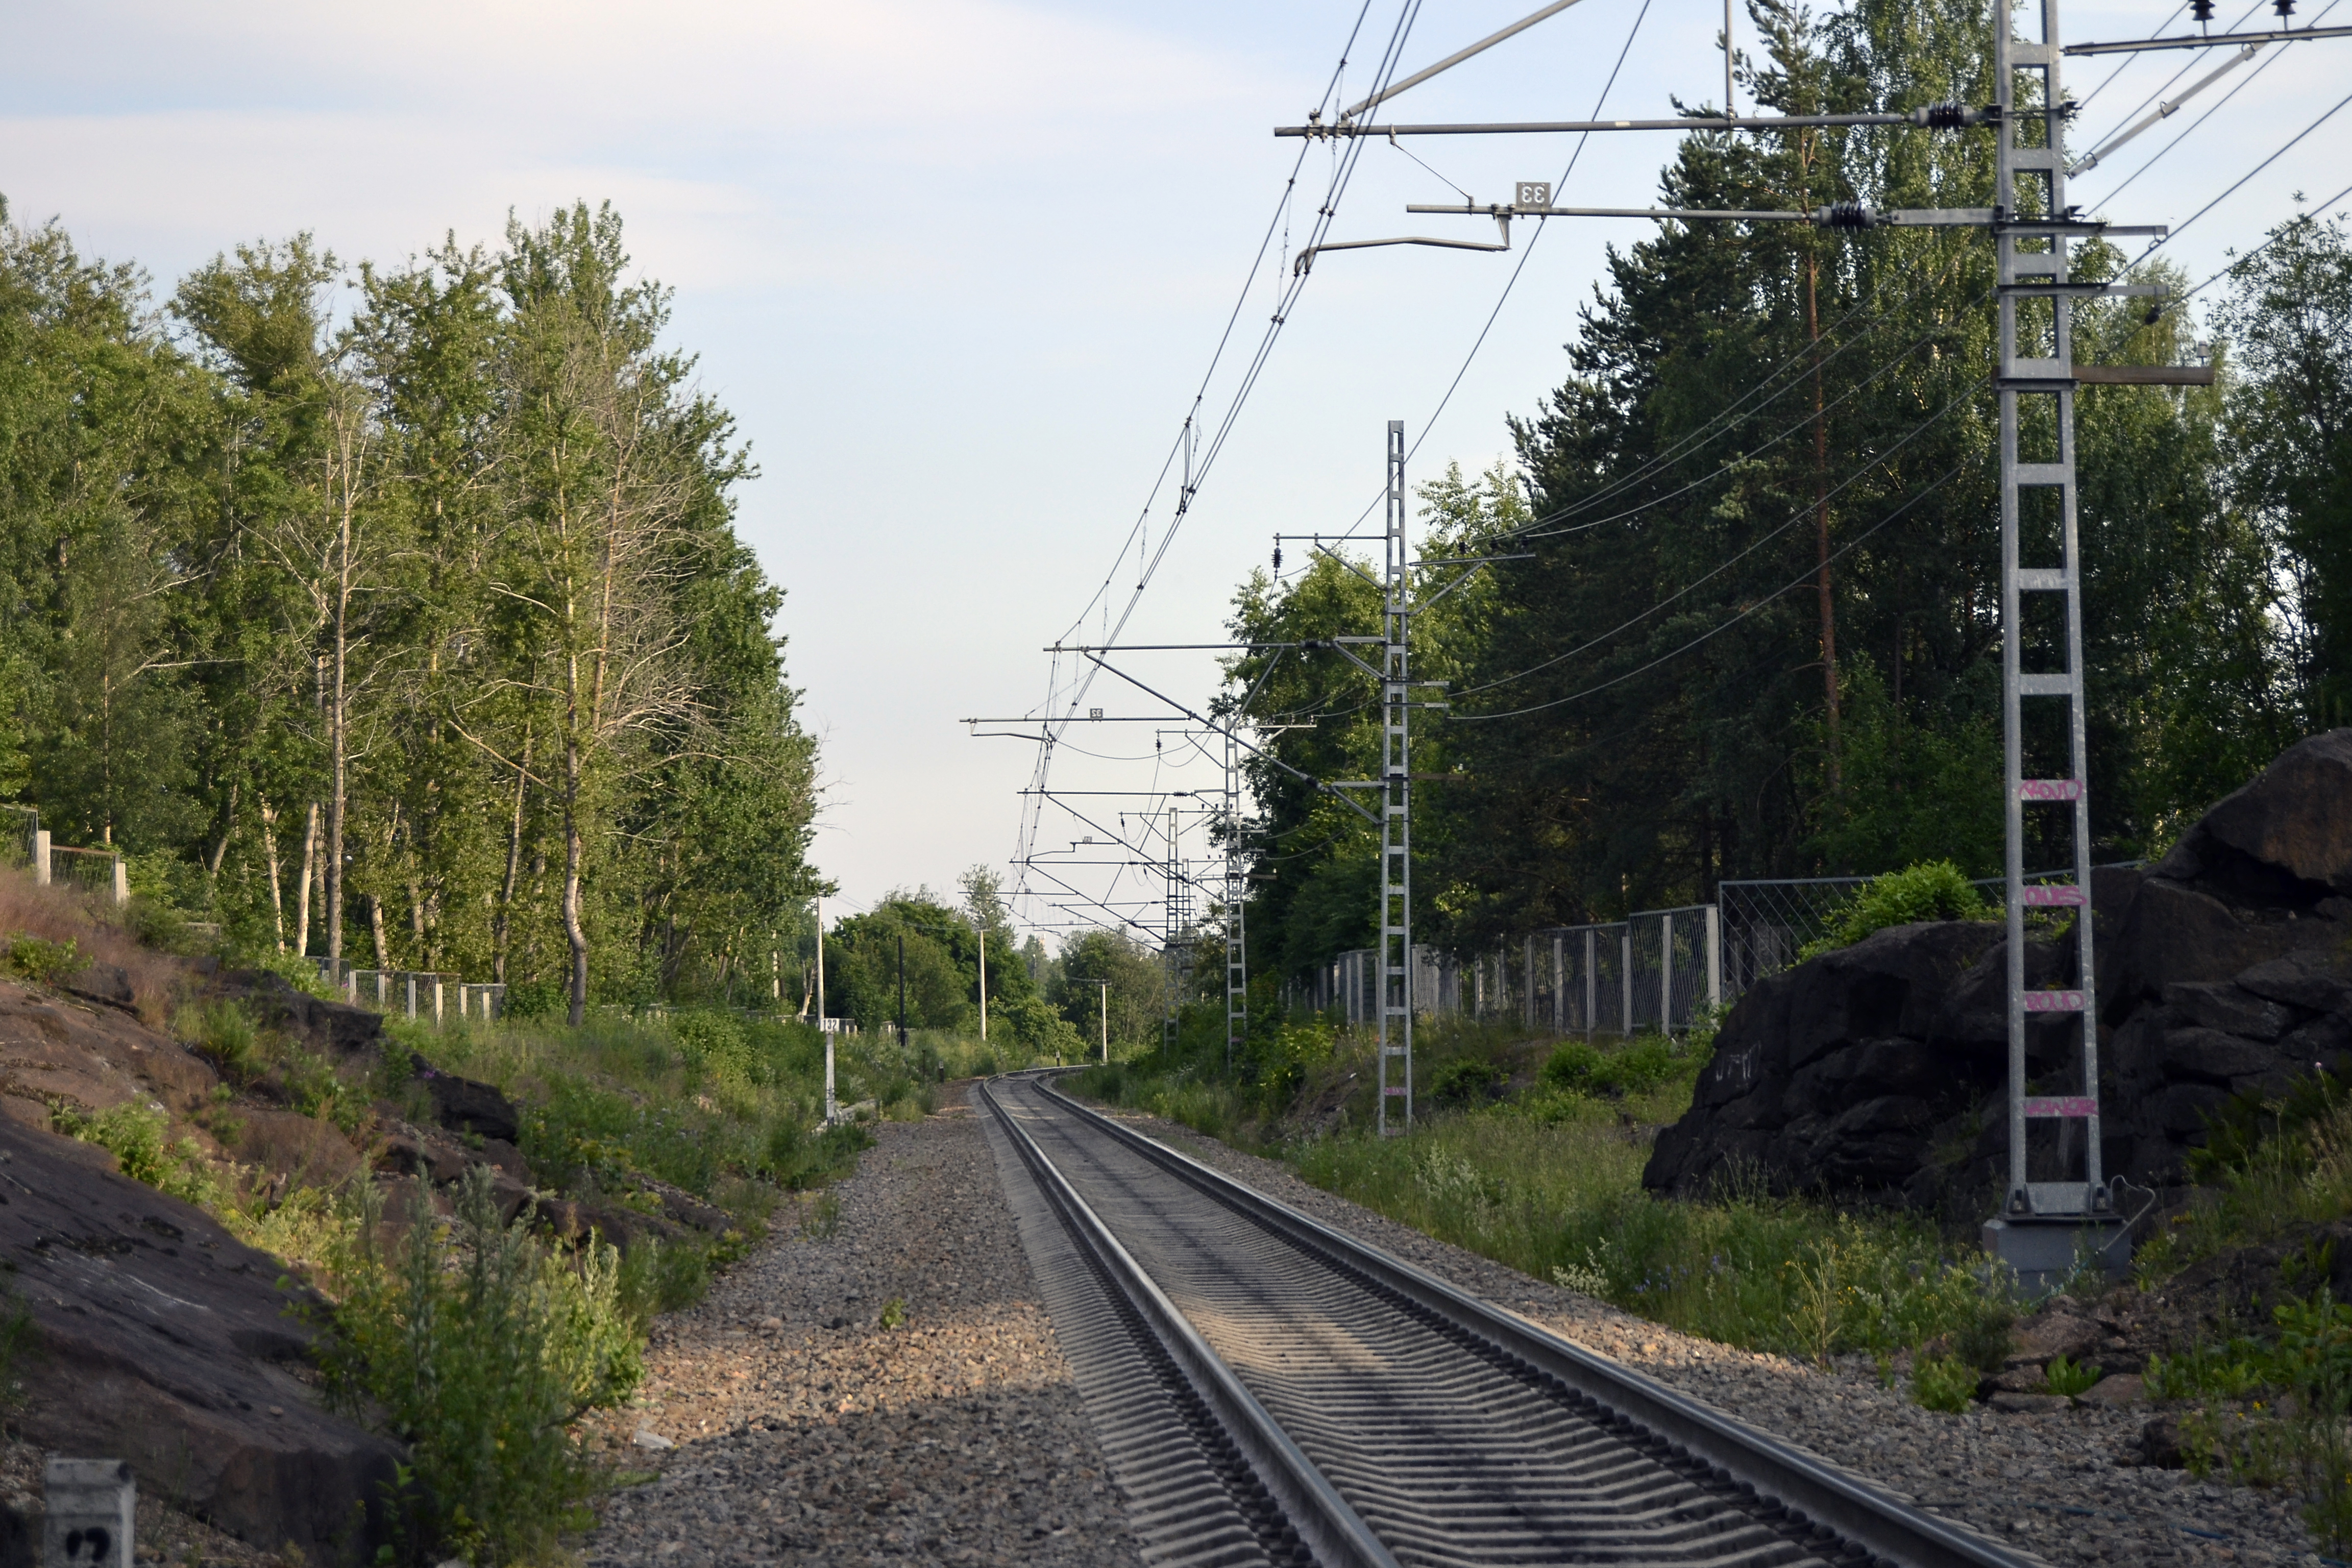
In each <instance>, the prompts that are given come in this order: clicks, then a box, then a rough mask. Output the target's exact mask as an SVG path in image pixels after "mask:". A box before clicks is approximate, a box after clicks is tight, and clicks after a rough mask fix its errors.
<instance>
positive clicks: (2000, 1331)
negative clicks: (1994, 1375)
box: [1952, 1293, 2017, 1372]
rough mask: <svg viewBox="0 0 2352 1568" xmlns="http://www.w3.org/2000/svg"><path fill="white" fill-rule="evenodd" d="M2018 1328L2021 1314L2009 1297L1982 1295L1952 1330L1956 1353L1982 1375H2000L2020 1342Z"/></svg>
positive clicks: (1972, 1301)
mask: <svg viewBox="0 0 2352 1568" xmlns="http://www.w3.org/2000/svg"><path fill="white" fill-rule="evenodd" d="M2016 1326H2017V1312H2016V1310H2015V1309H2013V1308H2012V1307H2011V1305H2010V1304H2009V1301H2008V1300H2006V1299H2005V1298H2003V1297H2000V1296H1997V1295H1992V1294H1989V1293H1988V1294H1985V1295H1981V1296H1979V1297H1977V1298H1975V1299H1974V1300H1971V1301H1970V1302H1969V1310H1967V1311H1966V1312H1965V1313H1963V1314H1962V1315H1961V1318H1960V1321H1959V1322H1958V1326H1957V1327H1955V1328H1954V1329H1953V1331H1952V1353H1953V1354H1954V1355H1956V1356H1958V1358H1959V1359H1960V1360H1962V1361H1964V1362H1966V1363H1968V1364H1969V1365H1970V1366H1972V1367H1975V1368H1976V1369H1977V1370H1978V1371H1979V1372H1999V1371H2000V1369H2001V1364H2002V1363H2005V1362H2006V1361H2008V1360H2009V1352H2010V1347H2011V1345H2012V1344H2013V1343H2015V1342H2016V1334H2015V1332H2014V1331H2015V1329H2016Z"/></svg>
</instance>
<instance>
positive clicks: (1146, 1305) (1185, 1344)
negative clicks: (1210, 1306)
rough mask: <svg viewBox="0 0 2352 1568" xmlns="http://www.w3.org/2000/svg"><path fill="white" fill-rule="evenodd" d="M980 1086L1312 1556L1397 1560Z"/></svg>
mask: <svg viewBox="0 0 2352 1568" xmlns="http://www.w3.org/2000/svg"><path fill="white" fill-rule="evenodd" d="M980 1092H981V1095H982V1098H983V1099H985V1100H987V1101H988V1107H989V1110H992V1111H993V1112H994V1113H995V1115H996V1119H997V1122H998V1124H999V1125H1000V1126H1001V1127H1002V1128H1003V1131H1004V1132H1005V1135H1006V1136H1007V1137H1008V1138H1010V1139H1011V1140H1012V1142H1013V1148H1014V1150H1015V1151H1016V1152H1018V1153H1019V1154H1020V1156H1021V1159H1022V1163H1024V1164H1025V1165H1027V1166H1028V1167H1029V1171H1030V1173H1031V1174H1032V1175H1033V1176H1034V1177H1035V1178H1036V1181H1037V1184H1038V1185H1039V1187H1040V1188H1042V1189H1043V1190H1044V1191H1045V1195H1046V1198H1047V1200H1048V1201H1049V1202H1051V1203H1052V1204H1053V1205H1054V1206H1055V1208H1056V1209H1057V1210H1059V1211H1060V1213H1061V1215H1062V1217H1063V1219H1064V1221H1065V1223H1066V1224H1067V1225H1068V1226H1069V1227H1070V1229H1071V1231H1072V1233H1073V1234H1074V1235H1075V1236H1076V1237H1077V1238H1078V1240H1079V1241H1080V1243H1081V1244H1082V1245H1084V1246H1085V1247H1087V1249H1088V1250H1089V1251H1091V1252H1092V1253H1093V1254H1094V1255H1095V1257H1096V1258H1097V1259H1098V1260H1099V1261H1100V1262H1101V1264H1102V1265H1103V1268H1105V1270H1106V1271H1107V1272H1108V1274H1109V1276H1110V1278H1111V1279H1112V1280H1113V1281H1114V1283H1116V1285H1117V1286H1118V1289H1120V1290H1121V1291H1122V1292H1124V1293H1125V1294H1126V1296H1127V1297H1128V1299H1129V1300H1130V1301H1131V1302H1132V1303H1133V1304H1134V1305H1135V1306H1136V1308H1137V1309H1138V1310H1139V1312H1140V1314H1141V1315H1142V1318H1143V1320H1144V1322H1145V1323H1146V1324H1147V1325H1148V1326H1149V1327H1150V1330H1151V1331H1152V1333H1153V1335H1154V1336H1155V1337H1157V1338H1158V1339H1159V1341H1160V1344H1161V1345H1162V1346H1163V1347H1164V1348H1165V1349H1166V1350H1167V1352H1168V1353H1169V1355H1170V1356H1171V1358H1172V1359H1173V1360H1174V1361H1175V1363H1176V1364H1177V1366H1178V1367H1179V1368H1180V1369H1181V1371H1182V1372H1183V1373H1184V1375H1185V1378H1186V1380H1187V1381H1188V1382H1190V1383H1191V1384H1192V1388H1193V1391H1194V1392H1195V1393H1197V1394H1199V1395H1200V1396H1201V1399H1202V1402H1203V1403H1205V1404H1206V1405H1208V1406H1209V1408H1210V1409H1211V1410H1212V1411H1213V1412H1214V1413H1215V1415H1216V1416H1217V1419H1218V1420H1219V1421H1221V1422H1222V1423H1223V1425H1224V1427H1225V1430H1226V1433H1227V1435H1228V1436H1231V1437H1232V1438H1233V1440H1234V1447H1237V1448H1239V1449H1240V1450H1241V1453H1242V1455H1243V1457H1244V1458H1246V1459H1247V1460H1248V1461H1249V1465H1250V1468H1251V1469H1252V1470H1254V1471H1255V1472H1256V1475H1257V1478H1258V1479H1259V1481H1260V1482H1261V1483H1263V1484H1264V1485H1265V1489H1266V1490H1267V1491H1268V1492H1269V1493H1271V1494H1272V1495H1273V1497H1274V1499H1275V1500H1276V1502H1277V1503H1278V1504H1280V1505H1281V1507H1282V1509H1283V1510H1284V1512H1285V1513H1286V1514H1287V1515H1288V1516H1289V1520H1290V1523H1291V1527H1292V1528H1293V1529H1294V1530H1296V1531H1297V1532H1298V1536H1299V1539H1300V1540H1302V1541H1304V1542H1306V1543H1307V1549H1308V1550H1309V1551H1311V1552H1314V1553H1315V1558H1316V1561H1317V1562H1318V1563H1323V1564H1325V1565H1326V1568H1399V1565H1398V1563H1397V1560H1396V1559H1395V1557H1393V1556H1391V1554H1390V1552H1389V1549H1388V1548H1387V1547H1385V1546H1383V1545H1381V1542H1380V1538H1379V1537H1378V1536H1376V1535H1374V1534H1373V1533H1372V1531H1371V1527H1370V1526H1369V1525H1367V1524H1366V1523H1365V1522H1364V1521H1363V1520H1362V1518H1361V1517H1360V1516H1359V1515H1358V1514H1357V1512H1356V1510H1355V1509H1354V1508H1352V1507H1350V1506H1349V1502H1348V1500H1347V1499H1345V1498H1343V1497H1341V1496H1340V1495H1339V1489H1338V1488H1336V1487H1334V1486H1333V1485H1332V1484H1331V1483H1330V1481H1329V1480H1328V1479H1325V1477H1324V1475H1323V1472H1322V1471H1320V1470H1318V1469H1317V1468H1315V1465H1314V1463H1313V1461H1311V1460H1309V1459H1308V1458H1307V1456H1306V1454H1304V1453H1303V1452H1301V1451H1300V1449H1299V1447H1298V1445H1297V1443H1295V1442H1293V1441H1292V1440H1291V1437H1290V1435H1289V1434H1288V1433H1286V1432H1285V1431H1284V1430H1283V1429H1282V1427H1281V1426H1279V1425H1278V1424H1277V1423H1276V1421H1275V1419H1274V1417H1273V1416H1271V1415H1267V1414H1266V1411H1265V1406H1264V1405H1260V1404H1259V1403H1258V1402H1257V1397H1256V1395H1255V1394H1251V1393H1250V1391H1249V1390H1248V1389H1247V1388H1245V1387H1244V1386H1243V1385H1242V1382H1241V1380H1240V1379H1239V1378H1237V1377H1235V1376H1234V1373H1233V1369H1232V1368H1230V1367H1228V1366H1226V1365H1225V1363H1224V1362H1223V1360H1222V1359H1220V1358H1219V1357H1218V1355H1217V1353H1216V1352H1214V1351H1213V1350H1211V1349H1210V1348H1209V1342H1208V1341H1206V1340H1204V1339H1202V1337H1201V1333H1200V1331H1199V1330H1197V1329H1195V1328H1194V1327H1193V1326H1192V1321H1191V1320H1190V1319H1188V1318H1186V1317H1185V1316H1184V1314H1183V1313H1182V1312H1181V1311H1179V1310H1177V1308H1176V1304H1175V1303H1174V1302H1172V1301H1171V1300H1169V1299H1168V1297H1167V1295H1166V1294H1165V1293H1164V1292H1163V1291H1162V1290H1161V1289H1160V1287H1159V1285H1158V1284H1157V1283H1155V1282H1154V1281H1153V1279H1152V1278H1151V1276H1150V1275H1149V1274H1147V1273H1145V1272H1144V1270H1143V1268H1142V1267H1141V1266H1140V1265H1139V1264H1138V1263H1137V1262H1136V1261H1135V1259H1134V1258H1133V1257H1131V1256H1130V1255H1129V1252H1128V1250H1127V1248H1126V1247H1122V1246H1120V1245H1119V1242H1118V1237H1115V1236H1113V1235H1112V1234H1111V1232H1110V1227H1109V1226H1107V1225H1105V1224H1103V1222H1102V1220H1101V1218H1100V1217H1099V1216H1098V1215H1096V1213H1095V1212H1094V1210H1093V1209H1092V1208H1090V1207H1088V1206H1087V1202H1086V1200H1085V1199H1084V1198H1082V1197H1080V1196H1079V1195H1078V1193H1077V1189H1076V1188H1075V1187H1073V1186H1071V1184H1070V1183H1069V1181H1068V1179H1067V1178H1066V1177H1065V1176H1064V1175H1063V1174H1062V1173H1061V1171H1060V1170H1059V1169H1058V1168H1057V1167H1056V1166H1055V1164H1054V1163H1053V1161H1051V1160H1049V1159H1047V1158H1046V1157H1045V1151H1044V1150H1042V1149H1040V1148H1038V1147H1037V1142H1036V1140H1034V1138H1032V1137H1030V1136H1029V1130H1028V1129H1027V1128H1025V1127H1024V1126H1022V1125H1021V1123H1020V1121H1019V1120H1018V1119H1017V1118H1015V1117H1014V1116H1013V1114H1012V1112H1011V1111H1010V1110H1007V1109H1006V1107H1005V1106H1004V1104H1003V1101H1001V1100H998V1099H997V1098H996V1095H995V1092H994V1090H993V1089H992V1086H991V1085H990V1084H988V1083H986V1082H982V1084H981V1086H980ZM1056 1098H1059V1097H1058V1096H1057V1097H1056Z"/></svg>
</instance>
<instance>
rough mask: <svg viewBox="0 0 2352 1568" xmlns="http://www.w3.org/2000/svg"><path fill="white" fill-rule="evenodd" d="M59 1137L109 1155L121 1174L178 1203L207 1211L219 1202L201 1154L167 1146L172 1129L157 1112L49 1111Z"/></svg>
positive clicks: (138, 1108)
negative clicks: (83, 1143)
mask: <svg viewBox="0 0 2352 1568" xmlns="http://www.w3.org/2000/svg"><path fill="white" fill-rule="evenodd" d="M49 1118H50V1121H53V1122H54V1123H55V1124H56V1125H57V1128H58V1131H60V1132H63V1133H65V1134H66V1135H67V1136H68V1137H71V1138H79V1139H80V1140H81V1141H82V1142H85V1143H95V1144H97V1145H98V1146H99V1147H100V1148H101V1149H104V1150H106V1151H107V1152H110V1153H111V1154H112V1155H113V1156H114V1158H115V1162H116V1163H118V1164H120V1165H121V1167H122V1173H123V1174H124V1175H126V1176H129V1177H130V1178H131V1180H132V1181H134V1182H144V1183H146V1184H148V1185H149V1186H151V1187H153V1188H155V1189H156V1190H157V1191H158V1192H161V1193H163V1194H166V1195H168V1196H171V1197H175V1198H178V1199H179V1200H180V1201H181V1202H182V1203H190V1204H195V1205H200V1206H208V1205H214V1204H217V1203H218V1202H219V1201H220V1197H221V1193H220V1184H219V1183H218V1182H216V1181H215V1179H214V1177H213V1174H212V1172H211V1171H210V1170H209V1169H208V1168H207V1167H206V1166H205V1157H204V1151H203V1150H201V1149H199V1148H198V1147H197V1146H196V1144H195V1142H194V1140H192V1139H182V1140H181V1141H180V1142H177V1143H174V1142H172V1140H171V1136H170V1134H171V1123H170V1122H168V1121H165V1120H164V1118H163V1112H162V1111H160V1110H153V1109H152V1108H151V1107H149V1106H145V1105H142V1104H140V1103H139V1102H138V1101H137V1100H124V1101H123V1102H122V1103H121V1105H117V1106H112V1107H110V1108H109V1109H107V1110H101V1111H99V1112H97V1113H96V1114H94V1115H83V1114H81V1113H80V1112H78V1111H76V1110H71V1109H70V1108H68V1107H64V1106H57V1107H52V1108H51V1110H50V1113H49Z"/></svg>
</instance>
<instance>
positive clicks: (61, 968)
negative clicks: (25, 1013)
mask: <svg viewBox="0 0 2352 1568" xmlns="http://www.w3.org/2000/svg"><path fill="white" fill-rule="evenodd" d="M83 963H84V960H83V958H82V956H81V951H80V948H79V945H78V944H77V943H76V942H74V940H73V939H72V938H71V937H68V938H66V939H65V940H64V941H63V942H45V941H43V940H42V939H41V938H39V937H37V936H18V937H16V938H14V939H12V940H11V941H10V942H9V943H8V952H7V953H6V955H5V958H0V973H6V974H8V975H9V976H11V977H12V978H14V979H17V980H29V981H31V982H32V983H33V984H36V985H58V984H64V983H65V982H66V981H67V980H68V979H70V978H72V977H73V975H75V974H76V973H79V971H80V969H81V967H82V964H83Z"/></svg>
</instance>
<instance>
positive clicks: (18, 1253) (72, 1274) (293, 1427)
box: [0, 1118, 399, 1563]
mask: <svg viewBox="0 0 2352 1568" xmlns="http://www.w3.org/2000/svg"><path fill="white" fill-rule="evenodd" d="M110 1163H111V1161H110V1159H109V1158H108V1157H107V1156H106V1155H105V1154H104V1153H103V1152H102V1151H100V1150H98V1149H96V1148H95V1147H93V1146H91V1145H89V1144H83V1143H76V1142H72V1141H70V1140H68V1139H63V1138H58V1137H56V1136H54V1135H53V1134H50V1133H47V1132H41V1131H34V1130H32V1129H30V1128H26V1127H23V1126H20V1125H18V1124H16V1122H14V1121H9V1120H6V1119H5V1118H0V1257H5V1260H6V1263H7V1265H8V1267H9V1268H10V1269H11V1270H12V1273H13V1279H12V1286H13V1290H14V1293H15V1294H16V1296H17V1297H18V1298H19V1299H20V1300H22V1302H23V1303H24V1306H25V1309H26V1311H28V1312H29V1313H30V1314H31V1317H32V1320H33V1323H34V1326H35V1331H36V1333H37V1349H36V1351H35V1352H34V1353H33V1354H32V1355H30V1356H28V1357H27V1358H26V1363H25V1368H24V1374H23V1375H24V1384H25V1394H26V1401H25V1413H24V1415H23V1416H22V1418H21V1422H20V1425H21V1426H22V1428H23V1431H24V1435H25V1436H26V1437H27V1438H29V1439H30V1440H32V1441H33V1442H34V1443H36V1444H38V1445H39V1446H41V1447H46V1448H47V1449H49V1450H51V1451H53V1452H62V1453H68V1454H104V1455H107V1456H110V1457H114V1456H120V1457H121V1458H126V1459H128V1460H130V1461H131V1464H132V1465H133V1466H134V1467H135V1468H136V1469H137V1472H138V1476H139V1484H140V1486H141V1487H142V1489H148V1490H151V1491H154V1492H157V1493H159V1494H161V1495H163V1496H166V1497H169V1498H171V1499H172V1500H173V1501H175V1502H176V1503H178V1504H179V1505H180V1506H181V1507H183V1508H184V1509H186V1510H188V1511H190V1512H192V1513H194V1514H197V1515H198V1516H200V1517H202V1518H205V1519H206V1520H209V1521H212V1522H213V1523H214V1524H215V1525H216V1526H218V1527H219V1528H221V1529H223V1530H226V1531H229V1532H230V1533H232V1534H235V1535H237V1536H240V1537H242V1538H243V1539H245V1540H247V1541H249V1542H253V1543H254V1544H256V1545H257V1546H260V1547H262V1548H264V1549H265V1550H267V1551H270V1552H287V1554H288V1555H289V1557H290V1556H292V1555H293V1553H292V1552H290V1551H288V1549H289V1548H296V1549H299V1552H300V1553H301V1554H302V1556H303V1557H304V1558H305V1559H307V1560H309V1561H312V1562H336V1563H351V1562H361V1561H367V1560H371V1559H372V1558H373V1553H374V1551H375V1549H376V1548H377V1547H378V1546H379V1545H382V1544H383V1541H384V1538H385V1537H384V1529H383V1522H384V1521H383V1520H382V1518H381V1517H380V1516H379V1509H380V1503H381V1500H382V1497H383V1486H384V1485H385V1484H386V1483H388V1482H390V1481H391V1480H392V1479H393V1474H394V1465H395V1463H396V1462H397V1460H398V1458H399V1454H398V1451H397V1450H396V1449H395V1448H394V1447H393V1446H392V1445H391V1444H390V1443H388V1442H386V1441H384V1440H383V1439H382V1438H380V1437H377V1436H373V1435H371V1434H369V1433H367V1432H365V1431H362V1429H360V1428H359V1427H357V1426H352V1424H350V1423H349V1422H346V1421H344V1420H342V1419H341V1418H339V1417H337V1416H335V1415H331V1414H329V1413H328V1412H327V1411H326V1410H324V1409H322V1408H321V1407H320V1405H319V1404H318V1402H317V1399H316V1397H315V1395H314V1394H313V1392H312V1390H311V1388H310V1385H309V1384H307V1383H306V1382H305V1381H304V1380H303V1378H302V1377H300V1376H299V1375H298V1369H299V1368H300V1366H301V1363H302V1361H303V1359H304V1356H305V1354H306V1352H307V1351H308V1348H309V1345H310V1330H309V1328H308V1327H307V1326H306V1324H305V1323H304V1322H303V1321H302V1320H301V1319H300V1318H299V1316H296V1315H292V1314H289V1310H288V1309H289V1307H295V1306H298V1305H299V1304H300V1303H301V1300H302V1297H301V1296H300V1295H299V1294H298V1293H296V1292H292V1291H289V1290H288V1289H281V1288H280V1287H279V1285H278V1279H279V1277H280V1274H281V1273H282V1270H281V1269H280V1268H279V1266H278V1261H277V1260H276V1259H275V1258H271V1257H269V1256H268V1254H266V1253H262V1252H257V1251H255V1250H253V1249H252V1248H250V1247H246V1246H244V1245H242V1244H241V1243H239V1242H238V1241H237V1240H236V1238H235V1237H231V1236H230V1235H229V1234H228V1233H227V1232H226V1231H225V1230H223V1229H222V1228H221V1227H220V1226H218V1225H217V1224H215V1222H214V1221H213V1220H212V1219H211V1218H210V1217H209V1216H208V1215H205V1213H204V1212H203V1211H202V1210H200V1209H197V1208H194V1207H193V1206H191V1205H187V1204H184V1203H181V1202H180V1201H178V1200H177V1199H175V1198H170V1197H166V1196H164V1195H163V1194H162V1193H159V1192H157V1191H155V1190H154V1189H153V1188H152V1187H148V1186H145V1185H142V1184H140V1183H138V1182H134V1181H131V1179H130V1178H128V1177H126V1176H121V1175H118V1174H116V1173H113V1172H112V1171H111V1170H109V1169H105V1168H103V1167H104V1165H107V1164H110Z"/></svg>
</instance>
